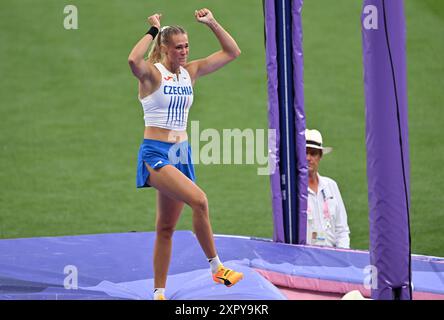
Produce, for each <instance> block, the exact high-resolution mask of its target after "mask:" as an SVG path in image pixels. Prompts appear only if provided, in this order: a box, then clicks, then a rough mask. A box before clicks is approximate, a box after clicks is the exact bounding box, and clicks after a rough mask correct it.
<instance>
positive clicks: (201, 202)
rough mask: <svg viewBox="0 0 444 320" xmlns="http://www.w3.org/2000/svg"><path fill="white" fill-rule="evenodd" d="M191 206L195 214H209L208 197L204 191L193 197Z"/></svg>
mask: <svg viewBox="0 0 444 320" xmlns="http://www.w3.org/2000/svg"><path fill="white" fill-rule="evenodd" d="M190 206H191V208H192V209H193V212H194V213H195V214H205V215H206V214H208V199H207V195H206V194H205V193H204V192H203V191H201V192H199V193H197V194H196V195H195V196H194V197H193V199H192V201H191V203H190Z"/></svg>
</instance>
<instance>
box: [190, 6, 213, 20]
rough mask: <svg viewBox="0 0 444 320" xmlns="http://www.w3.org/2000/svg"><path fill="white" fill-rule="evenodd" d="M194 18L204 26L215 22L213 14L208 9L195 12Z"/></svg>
mask: <svg viewBox="0 0 444 320" xmlns="http://www.w3.org/2000/svg"><path fill="white" fill-rule="evenodd" d="M194 16H195V17H196V20H197V21H199V22H201V23H204V24H208V23H210V22H211V21H213V20H214V17H213V14H212V13H211V11H210V10H208V9H207V8H203V9H200V10H196V11H194Z"/></svg>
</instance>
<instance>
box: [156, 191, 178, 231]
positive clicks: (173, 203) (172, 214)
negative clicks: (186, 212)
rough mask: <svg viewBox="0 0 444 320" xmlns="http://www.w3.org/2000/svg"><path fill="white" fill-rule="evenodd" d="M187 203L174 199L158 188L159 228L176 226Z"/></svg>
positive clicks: (157, 223) (157, 224)
mask: <svg viewBox="0 0 444 320" xmlns="http://www.w3.org/2000/svg"><path fill="white" fill-rule="evenodd" d="M184 205H185V203H184V202H183V201H180V200H176V199H173V198H171V197H169V196H167V195H165V194H163V193H162V192H160V191H159V190H157V221H156V226H157V227H158V228H174V227H175V226H176V224H177V221H178V220H179V217H180V214H181V212H182V209H183V206H184Z"/></svg>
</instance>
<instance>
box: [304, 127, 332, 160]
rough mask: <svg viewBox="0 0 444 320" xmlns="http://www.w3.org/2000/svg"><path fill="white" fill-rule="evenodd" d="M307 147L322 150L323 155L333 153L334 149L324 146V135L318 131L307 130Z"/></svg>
mask: <svg viewBox="0 0 444 320" xmlns="http://www.w3.org/2000/svg"><path fill="white" fill-rule="evenodd" d="M305 140H306V147H307V148H313V149H319V150H322V153H324V154H327V153H330V152H332V151H333V148H332V147H324V146H323V145H322V135H321V133H320V132H319V131H318V130H316V129H313V130H310V129H305Z"/></svg>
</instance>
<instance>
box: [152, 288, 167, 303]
mask: <svg viewBox="0 0 444 320" xmlns="http://www.w3.org/2000/svg"><path fill="white" fill-rule="evenodd" d="M160 295H165V288H155V289H154V300H157V298H158V297H159V296H160Z"/></svg>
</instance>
